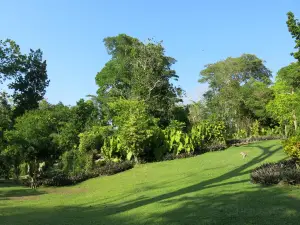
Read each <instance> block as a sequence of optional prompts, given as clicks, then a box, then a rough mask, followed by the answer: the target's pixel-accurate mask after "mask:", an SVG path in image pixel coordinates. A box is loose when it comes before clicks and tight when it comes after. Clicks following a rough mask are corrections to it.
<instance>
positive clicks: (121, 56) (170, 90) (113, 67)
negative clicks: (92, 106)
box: [96, 34, 182, 125]
mask: <svg viewBox="0 0 300 225" xmlns="http://www.w3.org/2000/svg"><path fill="white" fill-rule="evenodd" d="M104 42H105V46H106V48H107V50H108V53H109V54H110V55H111V56H112V58H111V60H110V61H109V62H107V63H106V65H105V67H104V68H103V69H102V70H101V71H100V72H99V73H98V74H97V76H96V83H97V84H98V86H99V89H98V96H99V101H100V102H101V103H102V104H101V106H102V110H105V109H106V115H107V114H108V113H109V109H108V105H107V104H108V103H109V102H113V101H114V100H116V99H118V98H120V97H122V98H125V99H138V100H140V101H144V102H145V104H146V105H147V110H149V113H150V114H151V115H153V116H154V117H156V118H159V119H160V122H161V124H162V125H165V124H167V123H168V121H169V120H170V119H171V116H172V110H173V108H174V107H175V104H176V103H177V102H179V101H181V99H180V96H181V94H182V90H181V89H180V88H178V87H175V86H174V85H173V84H172V83H171V82H170V81H171V80H177V78H178V76H177V75H176V73H175V71H174V70H172V69H171V66H172V65H173V64H174V63H175V60H174V59H173V58H171V57H168V56H165V54H164V53H165V50H164V48H163V46H162V44H161V43H155V42H153V41H151V40H149V43H145V44H144V43H142V42H140V41H139V40H138V39H136V38H132V37H130V36H127V35H125V34H120V35H118V36H116V37H108V38H106V39H104ZM104 114H105V113H104ZM108 117H109V116H108Z"/></svg>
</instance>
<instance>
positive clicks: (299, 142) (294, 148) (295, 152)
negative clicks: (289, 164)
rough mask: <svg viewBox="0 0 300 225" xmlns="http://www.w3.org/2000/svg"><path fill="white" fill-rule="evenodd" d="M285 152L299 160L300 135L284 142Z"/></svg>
mask: <svg viewBox="0 0 300 225" xmlns="http://www.w3.org/2000/svg"><path fill="white" fill-rule="evenodd" d="M283 149H284V152H285V153H286V154H287V155H288V156H290V157H292V158H295V159H297V160H299V159H300V136H293V137H290V138H289V139H287V140H285V141H284V142H283Z"/></svg>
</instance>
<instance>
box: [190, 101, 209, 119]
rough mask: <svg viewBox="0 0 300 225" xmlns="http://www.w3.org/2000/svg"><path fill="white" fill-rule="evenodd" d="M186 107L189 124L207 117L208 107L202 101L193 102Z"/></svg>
mask: <svg viewBox="0 0 300 225" xmlns="http://www.w3.org/2000/svg"><path fill="white" fill-rule="evenodd" d="M188 109H189V116H188V117H189V121H190V123H191V124H196V123H199V122H200V121H203V120H206V119H207V117H208V109H207V107H206V105H205V103H204V102H201V101H199V102H193V103H192V104H190V105H188Z"/></svg>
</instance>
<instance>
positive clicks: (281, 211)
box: [0, 141, 300, 225]
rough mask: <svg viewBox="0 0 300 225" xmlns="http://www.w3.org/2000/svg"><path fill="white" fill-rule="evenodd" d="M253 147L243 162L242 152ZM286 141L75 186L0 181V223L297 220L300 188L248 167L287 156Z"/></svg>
mask: <svg viewBox="0 0 300 225" xmlns="http://www.w3.org/2000/svg"><path fill="white" fill-rule="evenodd" d="M241 151H246V152H248V157H246V158H245V159H244V160H243V159H242V156H241V155H240V154H239V153H240V152H241ZM285 157H286V155H285V154H284V153H283V151H282V149H281V145H280V141H265V142H260V143H254V144H251V145H248V146H243V147H232V148H229V149H227V150H225V151H221V152H212V153H206V154H203V155H200V156H197V157H194V158H188V159H180V160H174V161H166V162H159V163H150V164H144V165H140V166H137V167H136V168H134V169H132V170H129V171H126V172H123V173H120V174H117V175H114V176H110V177H102V178H95V179H91V180H88V181H86V182H83V183H81V184H79V185H76V186H73V187H63V188H40V189H38V190H37V191H32V190H30V189H27V188H23V187H15V186H8V187H7V185H6V184H2V185H1V186H0V224H1V225H2V224H3V225H4V224H7V225H19V224H20V225H21V224H22V225H27V224H33V225H36V224H41V225H46V224H49V225H61V224H75V225H77V224H78V225H79V224H299V218H300V214H299V210H300V189H299V188H298V187H278V186H274V187H260V186H258V185H253V184H251V183H250V171H251V170H252V169H253V168H255V167H256V166H258V165H260V164H262V163H263V162H266V161H268V162H271V161H278V160H281V159H284V158H285Z"/></svg>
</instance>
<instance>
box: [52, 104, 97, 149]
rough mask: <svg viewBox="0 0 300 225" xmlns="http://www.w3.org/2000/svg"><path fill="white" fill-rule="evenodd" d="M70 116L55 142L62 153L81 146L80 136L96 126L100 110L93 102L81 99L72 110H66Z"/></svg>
mask: <svg viewBox="0 0 300 225" xmlns="http://www.w3.org/2000/svg"><path fill="white" fill-rule="evenodd" d="M64 111H65V113H66V114H67V115H68V117H67V118H65V122H64V123H63V124H62V126H61V128H60V130H59V132H58V134H57V135H56V136H55V140H56V141H57V144H58V146H59V148H60V149H61V150H62V151H69V150H72V149H73V148H77V147H78V145H79V134H80V133H82V132H84V131H86V130H87V129H88V128H90V127H92V125H94V124H96V121H97V119H98V109H97V108H96V107H95V106H94V104H93V102H92V101H84V100H83V99H80V100H79V101H78V102H77V104H76V105H75V106H73V107H71V108H70V109H69V108H68V109H66V108H65V109H64Z"/></svg>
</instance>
